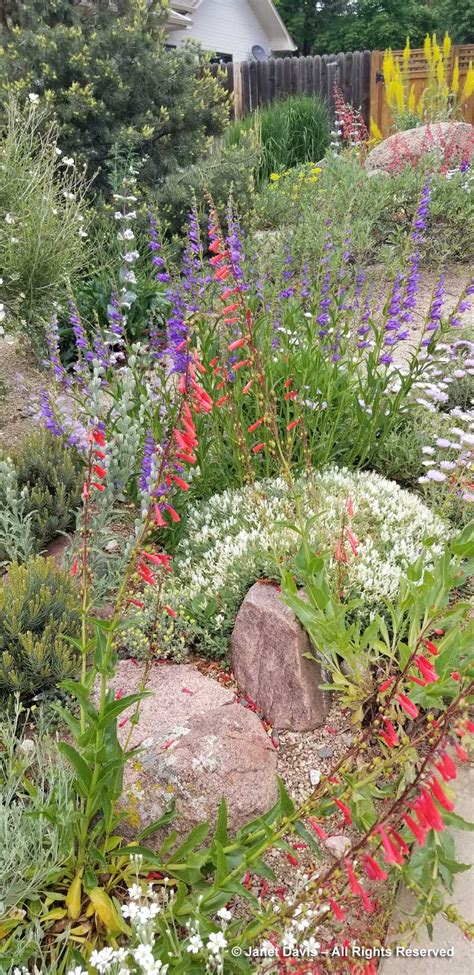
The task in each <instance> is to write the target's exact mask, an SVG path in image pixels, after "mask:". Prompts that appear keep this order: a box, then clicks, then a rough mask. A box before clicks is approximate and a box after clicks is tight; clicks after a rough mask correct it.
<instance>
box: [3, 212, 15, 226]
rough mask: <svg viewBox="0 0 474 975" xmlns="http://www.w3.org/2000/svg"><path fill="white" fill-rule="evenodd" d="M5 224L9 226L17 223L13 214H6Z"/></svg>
mask: <svg viewBox="0 0 474 975" xmlns="http://www.w3.org/2000/svg"><path fill="white" fill-rule="evenodd" d="M5 223H8V224H12V223H15V221H14V219H13V217H12V215H11V213H6V214H5Z"/></svg>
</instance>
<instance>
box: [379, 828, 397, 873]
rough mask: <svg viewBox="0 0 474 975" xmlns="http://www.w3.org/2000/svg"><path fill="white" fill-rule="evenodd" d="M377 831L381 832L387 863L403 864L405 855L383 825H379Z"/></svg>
mask: <svg viewBox="0 0 474 975" xmlns="http://www.w3.org/2000/svg"><path fill="white" fill-rule="evenodd" d="M377 832H378V833H379V834H380V839H381V840H382V846H383V852H384V856H385V863H388V864H391V863H396V864H402V863H403V856H402V854H401V852H400V850H399V849H398V848H397V847H396V846H395V843H393V842H392V840H391V839H390V837H389V836H388V835H387V833H386V832H385V830H384V829H383V827H382V826H379V828H378V830H377Z"/></svg>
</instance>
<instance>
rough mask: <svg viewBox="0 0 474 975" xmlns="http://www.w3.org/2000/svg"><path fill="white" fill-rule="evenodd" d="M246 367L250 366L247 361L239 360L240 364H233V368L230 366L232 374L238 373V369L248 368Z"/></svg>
mask: <svg viewBox="0 0 474 975" xmlns="http://www.w3.org/2000/svg"><path fill="white" fill-rule="evenodd" d="M248 365H250V360H249V359H241V360H240V362H236V363H235V366H232V369H233V371H234V372H238V371H239V369H243V368H244V366H248Z"/></svg>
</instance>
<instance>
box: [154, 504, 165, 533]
mask: <svg viewBox="0 0 474 975" xmlns="http://www.w3.org/2000/svg"><path fill="white" fill-rule="evenodd" d="M155 524H157V525H158V528H163V526H164V525H167V524H168V522H167V521H165V519H164V518H163V515H162V513H161V510H160V508H159V507H158V505H157V504H155Z"/></svg>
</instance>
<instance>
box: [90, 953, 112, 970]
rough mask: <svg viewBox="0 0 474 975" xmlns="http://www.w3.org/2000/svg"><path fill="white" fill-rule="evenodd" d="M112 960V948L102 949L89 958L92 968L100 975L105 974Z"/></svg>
mask: <svg viewBox="0 0 474 975" xmlns="http://www.w3.org/2000/svg"><path fill="white" fill-rule="evenodd" d="M113 960H114V949H113V948H102V950H101V951H93V952H92V954H91V956H90V959H89V961H90V963H91V965H92V966H93V968H97V970H98V971H99V972H100V975H103V973H104V972H107V971H108V969H109V968H110V966H111V965H112V963H113Z"/></svg>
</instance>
